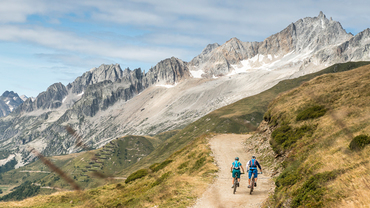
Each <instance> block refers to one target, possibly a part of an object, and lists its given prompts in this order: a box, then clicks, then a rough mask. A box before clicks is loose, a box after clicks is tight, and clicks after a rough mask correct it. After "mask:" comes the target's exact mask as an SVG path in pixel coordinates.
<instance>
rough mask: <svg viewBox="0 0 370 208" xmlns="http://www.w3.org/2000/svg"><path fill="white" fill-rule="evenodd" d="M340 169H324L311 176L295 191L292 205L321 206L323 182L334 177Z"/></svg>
mask: <svg viewBox="0 0 370 208" xmlns="http://www.w3.org/2000/svg"><path fill="white" fill-rule="evenodd" d="M340 173H341V171H338V170H335V171H326V172H323V173H318V174H316V175H314V176H311V177H310V178H309V179H308V180H307V181H306V182H304V184H303V185H302V187H301V188H299V189H298V190H297V191H296V194H295V197H294V198H293V201H292V207H299V206H300V205H305V206H307V207H322V206H323V201H322V198H323V196H324V193H325V191H326V188H325V187H324V184H325V183H326V182H328V181H331V180H333V179H335V178H336V177H337V176H338V174H340Z"/></svg>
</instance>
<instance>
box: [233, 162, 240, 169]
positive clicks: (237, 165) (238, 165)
mask: <svg viewBox="0 0 370 208" xmlns="http://www.w3.org/2000/svg"><path fill="white" fill-rule="evenodd" d="M240 166H241V164H240V162H239V161H234V162H233V168H234V169H235V170H239V169H240Z"/></svg>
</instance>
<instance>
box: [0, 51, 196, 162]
mask: <svg viewBox="0 0 370 208" xmlns="http://www.w3.org/2000/svg"><path fill="white" fill-rule="evenodd" d="M189 76H190V75H189V70H188V68H187V63H186V62H183V61H181V60H179V59H176V58H174V57H172V58H170V59H166V60H163V61H161V62H159V63H158V64H157V65H156V66H155V67H153V68H152V69H150V70H149V71H148V73H146V74H144V73H143V72H142V71H141V69H135V70H130V69H129V68H127V69H125V70H122V69H121V68H120V66H119V65H118V64H116V65H101V66H100V67H98V68H94V69H92V70H90V71H88V72H86V73H84V74H83V75H82V76H80V77H78V78H76V80H75V81H74V82H72V83H70V84H68V85H67V86H64V85H63V84H62V83H56V84H53V85H51V86H50V87H49V88H48V89H47V90H46V91H45V92H42V93H40V94H39V95H38V96H37V97H36V98H35V99H34V100H33V99H27V100H26V101H25V102H24V103H23V104H21V105H20V106H19V107H18V108H17V109H16V110H15V113H14V114H13V115H11V116H8V117H5V118H4V119H0V132H2V133H0V142H2V144H1V147H0V151H1V149H2V148H11V149H13V150H15V149H17V151H16V152H17V153H16V154H18V155H22V156H21V157H22V158H23V160H22V162H21V163H27V162H29V161H31V160H32V159H33V157H32V155H30V154H29V152H28V151H27V150H26V147H27V146H32V147H35V148H37V149H39V150H40V151H42V152H43V153H44V154H47V155H56V154H66V153H69V152H71V151H75V149H74V148H75V146H74V142H75V138H73V137H71V136H70V135H68V134H67V132H66V131H65V129H64V126H65V125H72V126H74V128H76V129H79V130H81V131H84V132H87V134H86V135H84V136H89V135H95V133H96V131H101V130H98V129H99V126H92V124H91V122H90V120H92V121H93V120H94V116H96V115H97V114H98V113H99V112H104V111H105V110H107V109H109V108H110V107H111V106H113V105H115V104H116V103H117V102H127V101H129V100H130V99H132V98H133V97H134V96H136V95H138V94H139V93H141V92H142V91H143V90H145V89H146V88H148V87H151V86H155V85H175V84H176V83H178V82H181V81H182V80H183V79H186V78H188V77H189ZM0 105H1V103H0ZM97 122H104V121H97ZM105 124H108V126H114V127H115V128H117V127H116V126H115V125H114V124H110V123H105ZM105 124H104V125H101V126H105ZM104 128H106V127H104ZM89 131H91V132H89ZM112 133H113V134H109V136H113V137H114V136H118V135H115V134H114V131H113V132H112ZM104 134H105V133H103V134H100V135H104ZM98 135H99V134H98ZM100 141H101V138H93V140H92V141H91V142H93V143H91V145H92V146H93V145H94V143H95V142H100ZM76 151H77V150H76Z"/></svg>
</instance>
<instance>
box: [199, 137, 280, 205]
mask: <svg viewBox="0 0 370 208" xmlns="http://www.w3.org/2000/svg"><path fill="white" fill-rule="evenodd" d="M250 136H251V135H240V134H222V135H217V136H215V137H213V138H211V139H210V145H211V149H212V152H213V155H214V157H215V161H216V163H217V165H218V167H219V172H218V177H217V179H216V181H215V182H214V183H213V184H211V185H210V186H209V188H208V189H207V191H206V192H205V193H204V194H203V196H202V197H201V198H199V199H198V200H197V203H196V204H195V205H194V206H193V208H198V207H199V208H200V207H201V208H206V207H212V208H216V207H217V208H221V207H225V208H226V207H230V208H240V207H261V205H262V203H263V202H264V201H265V200H266V199H267V197H268V196H269V190H271V186H272V185H273V183H271V180H272V179H271V177H269V176H267V175H266V174H264V175H258V186H257V187H256V188H255V189H254V191H253V195H250V194H249V189H248V188H247V186H248V176H247V174H244V175H242V176H241V181H240V187H239V188H238V189H237V191H236V193H235V194H233V193H232V189H231V185H232V177H231V173H230V166H231V163H232V162H233V161H234V158H235V157H239V158H240V162H241V163H242V165H243V167H244V170H245V171H246V167H245V164H246V163H247V162H248V161H249V160H250V158H251V156H252V155H251V153H248V152H246V151H245V146H244V145H245V144H244V142H245V141H246V140H247V139H248V138H250ZM257 159H258V158H257ZM261 166H262V169H263V164H261Z"/></svg>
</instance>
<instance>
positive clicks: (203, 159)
mask: <svg viewBox="0 0 370 208" xmlns="http://www.w3.org/2000/svg"><path fill="white" fill-rule="evenodd" d="M206 159H207V158H206V157H205V156H204V157H201V158H199V159H198V160H197V161H196V162H195V164H194V166H193V167H192V168H191V171H195V170H198V169H199V168H201V167H202V166H203V165H204V163H205V162H206Z"/></svg>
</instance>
